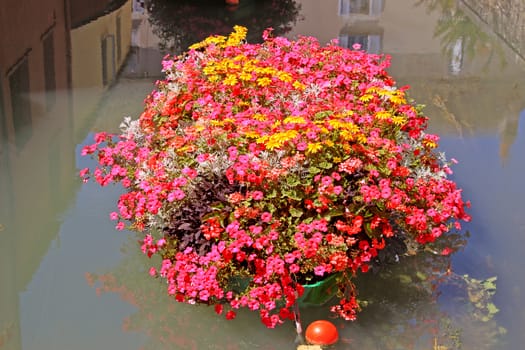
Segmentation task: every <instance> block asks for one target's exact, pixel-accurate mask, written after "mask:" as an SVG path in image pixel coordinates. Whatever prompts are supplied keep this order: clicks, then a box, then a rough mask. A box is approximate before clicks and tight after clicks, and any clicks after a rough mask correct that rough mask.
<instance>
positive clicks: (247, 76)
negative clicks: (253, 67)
mask: <svg viewBox="0 0 525 350" xmlns="http://www.w3.org/2000/svg"><path fill="white" fill-rule="evenodd" d="M239 79H241V80H244V81H248V80H251V79H252V73H250V72H247V71H246V70H243V71H242V72H241V73H240V74H239Z"/></svg>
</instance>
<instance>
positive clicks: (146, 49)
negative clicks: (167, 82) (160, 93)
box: [123, 0, 164, 78]
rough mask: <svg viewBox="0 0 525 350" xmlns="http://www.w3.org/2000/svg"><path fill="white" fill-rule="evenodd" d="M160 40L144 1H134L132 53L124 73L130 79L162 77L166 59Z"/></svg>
mask: <svg viewBox="0 0 525 350" xmlns="http://www.w3.org/2000/svg"><path fill="white" fill-rule="evenodd" d="M159 43H160V39H159V38H158V36H157V35H155V34H154V33H153V27H152V25H151V23H150V21H149V20H148V13H147V10H146V8H145V3H144V1H141V0H133V12H132V24H131V47H132V48H131V53H130V55H129V59H128V62H127V64H126V67H125V69H124V71H123V76H125V77H130V78H140V77H160V76H161V61H162V58H163V57H164V53H162V52H161V51H160V49H159V46H160V45H159Z"/></svg>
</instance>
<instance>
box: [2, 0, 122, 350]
mask: <svg viewBox="0 0 525 350" xmlns="http://www.w3.org/2000/svg"><path fill="white" fill-rule="evenodd" d="M108 3H109V2H108V1H94V2H92V3H90V4H89V6H87V7H86V6H84V7H83V6H78V5H82V4H81V3H80V2H72V3H71V4H70V2H69V1H52V0H47V1H41V0H35V1H30V2H28V3H27V4H26V5H25V6H9V9H8V10H7V9H6V8H3V9H2V11H0V32H1V33H2V35H1V36H0V47H1V48H2V54H1V55H0V257H1V258H0V280H1V281H2V290H1V293H0V348H2V349H4V348H6V349H22V343H23V342H22V338H23V336H22V335H23V334H24V333H25V334H26V336H27V333H26V332H27V330H25V331H24V329H23V327H22V326H21V324H22V322H21V313H22V310H23V309H24V306H23V302H22V300H21V295H22V294H23V292H24V291H26V290H28V289H30V285H31V283H32V281H33V280H34V276H35V274H36V272H37V271H38V270H39V268H40V264H41V261H42V259H43V258H44V257H45V256H46V255H47V254H48V253H49V251H50V250H51V249H52V246H53V242H55V243H56V244H59V243H58V242H59V231H60V227H61V225H62V220H63V215H64V212H65V211H66V210H67V209H68V208H69V207H70V206H71V203H72V201H73V199H74V195H75V192H76V191H77V190H78V187H79V186H80V183H79V181H78V179H77V178H76V177H75V173H76V171H77V170H76V169H77V166H76V162H75V152H74V150H75V146H76V145H77V143H78V142H79V140H81V138H80V139H79V138H76V137H75V135H78V134H83V133H85V130H86V129H88V128H90V127H91V125H92V123H93V118H92V116H91V115H90V114H89V113H90V112H91V113H92V112H93V110H94V109H95V108H96V105H97V104H98V102H99V101H100V99H101V98H102V96H103V94H104V92H105V91H107V88H108V86H109V84H111V82H112V81H113V80H114V79H115V77H116V71H117V70H118V69H119V67H120V65H122V63H123V62H124V59H125V56H126V54H127V50H128V48H129V39H128V40H127V42H126V36H125V30H124V31H123V29H122V27H123V26H125V22H126V20H125V18H126V19H127V22H128V23H130V13H129V11H128V12H126V9H127V8H128V7H129V6H125V4H126V3H128V4H129V3H130V1H117V2H114V1H112V2H111V6H109V5H108ZM70 5H71V8H70V7H69V6H70ZM119 16H122V17H120V18H122V20H120V21H119V20H118V18H119ZM114 17H115V18H114ZM28 23H30V25H28ZM119 28H120V29H119ZM103 33H105V34H104V35H105V36H102V39H100V37H101V34H103ZM113 33H115V34H113ZM119 33H120V34H119ZM111 35H114V38H115V40H114V42H113V45H112V46H111V45H109V41H108V40H107V38H108V37H110V36H111ZM128 36H129V30H128ZM100 40H102V42H101V41H100ZM93 41H95V43H94V44H93V45H90V44H89V43H90V42H93ZM104 43H106V45H104ZM104 51H105V52H106V55H104ZM113 54H114V56H113ZM104 58H106V60H104ZM99 62H100V65H101V66H102V68H100V66H98V65H97V63H99ZM104 66H106V68H107V69H106V70H105V71H104V68H103V67H104ZM108 67H109V68H108ZM104 72H105V74H104ZM93 87H96V88H94V89H91V88H93ZM84 89H85V90H84ZM90 89H91V90H90ZM86 90H90V91H89V92H88V93H86ZM94 90H97V92H96V93H93V91H94ZM90 117H91V120H90ZM84 135H85V134H84ZM84 135H82V136H81V137H82V138H83V137H84ZM32 330H33V331H34V329H32ZM30 331H31V329H30Z"/></svg>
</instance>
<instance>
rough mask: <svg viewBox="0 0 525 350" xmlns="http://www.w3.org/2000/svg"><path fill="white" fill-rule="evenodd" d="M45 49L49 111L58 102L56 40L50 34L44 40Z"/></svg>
mask: <svg viewBox="0 0 525 350" xmlns="http://www.w3.org/2000/svg"><path fill="white" fill-rule="evenodd" d="M42 45H43V47H44V80H45V87H46V109H47V110H48V111H49V110H51V108H53V106H54V105H55V102H56V93H55V91H56V80H55V79H56V77H55V38H54V35H53V32H52V31H51V32H49V33H48V34H47V35H46V36H45V37H44V38H43V40H42Z"/></svg>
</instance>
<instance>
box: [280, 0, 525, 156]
mask: <svg viewBox="0 0 525 350" xmlns="http://www.w3.org/2000/svg"><path fill="white" fill-rule="evenodd" d="M432 4H435V2H433V1H430V0H428V1H427V0H384V1H378V2H374V1H364V0H363V1H345V0H326V1H322V2H320V1H316V0H302V1H301V5H302V13H303V15H304V16H305V18H306V19H305V20H304V21H299V22H298V23H297V26H296V28H295V29H294V31H293V33H291V34H290V36H291V37H293V36H296V35H299V34H301V35H312V36H316V37H317V38H319V41H320V42H321V43H323V44H324V43H327V42H328V41H330V40H331V39H334V38H339V42H340V45H341V46H347V47H350V46H351V45H352V44H353V43H355V42H357V43H360V44H362V45H363V47H364V48H365V49H367V50H369V51H370V52H381V53H385V54H388V55H390V56H391V57H392V59H391V62H392V64H391V67H390V68H389V72H390V73H391V74H392V75H393V76H394V77H400V78H399V79H400V81H399V85H403V84H409V85H411V87H412V88H411V89H410V91H409V92H410V95H411V97H413V98H414V99H415V100H416V101H418V103H422V104H424V105H426V106H427V107H426V108H425V112H426V113H427V114H428V115H429V116H431V119H430V129H431V131H432V132H437V133H439V134H445V135H446V134H456V135H458V136H462V135H464V134H466V133H468V132H476V133H488V134H493V135H499V137H500V138H501V155H502V157H505V156H506V155H508V149H509V148H510V146H511V144H512V141H511V140H512V137H509V136H510V135H512V132H510V130H512V129H513V128H515V127H516V122H514V121H517V118H518V115H519V112H520V111H521V110H522V109H523V107H524V106H523V103H524V102H523V101H525V89H520V88H517V87H516V86H523V85H524V84H525V78H522V77H524V75H523V70H522V68H520V66H519V65H518V64H513V63H511V61H513V60H512V59H510V58H509V57H511V55H510V54H508V52H507V51H506V50H503V49H502V46H503V44H502V43H500V42H497V41H496V40H494V36H492V35H490V34H487V33H485V32H483V30H482V29H480V28H479V25H477V24H476V22H475V21H473V20H472V19H471V16H470V14H469V13H467V12H465V11H463V7H461V6H460V7H456V5H455V4H454V5H453V6H452V5H450V6H448V5H447V6H446V7H443V8H440V7H439V6H437V7H436V8H433V7H432ZM447 4H449V3H448V2H447ZM451 6H452V8H451ZM508 81H515V82H516V84H517V85H516V86H512V85H511V84H508ZM502 121H505V122H502ZM501 125H505V128H504V129H505V130H506V131H505V132H504V133H500V130H501ZM504 135H507V136H504Z"/></svg>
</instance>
